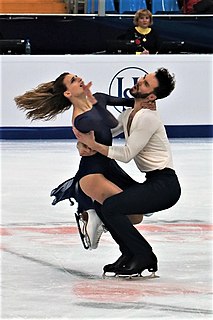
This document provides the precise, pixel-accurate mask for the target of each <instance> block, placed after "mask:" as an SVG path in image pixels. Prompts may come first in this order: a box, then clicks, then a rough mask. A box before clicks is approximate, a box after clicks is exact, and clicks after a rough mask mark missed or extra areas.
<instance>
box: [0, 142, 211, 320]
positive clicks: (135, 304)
mask: <svg viewBox="0 0 213 320" xmlns="http://www.w3.org/2000/svg"><path fill="white" fill-rule="evenodd" d="M116 143H123V141H122V140H120V141H117V142H116ZM212 145H213V144H212V139H172V140H171V147H172V151H173V158H174V165H175V170H176V172H177V174H178V176H179V180H180V183H181V187H182V196H181V199H180V200H179V202H178V203H177V204H176V205H175V206H174V207H173V208H171V209H169V210H166V211H162V212H159V213H155V214H154V215H153V216H152V217H149V218H148V217H146V218H144V221H143V223H141V224H140V225H139V226H138V229H139V230H140V232H141V233H142V234H143V235H144V236H145V238H146V239H147V240H148V241H149V242H150V243H151V245H152V247H153V250H154V252H155V253H156V255H157V257H158V260H159V270H158V272H157V274H158V275H159V276H160V278H156V279H149V280H142V279H139V278H138V279H135V280H119V279H116V278H113V279H102V268H103V266H104V265H105V264H108V263H110V262H114V261H115V260H116V259H117V258H118V256H119V251H118V248H117V245H116V243H114V241H113V240H112V238H111V237H110V234H109V232H107V233H104V234H103V236H102V238H101V241H100V244H99V247H98V249H96V250H92V251H90V250H85V249H84V248H83V246H82V244H81V241H80V238H79V234H78V231H77V228H76V223H75V218H74V212H75V209H76V205H75V206H73V207H70V205H69V202H68V201H64V202H61V203H59V204H57V205H56V206H52V205H51V202H52V200H53V199H52V198H51V197H50V191H51V190H52V189H53V188H55V187H56V186H58V185H59V184H60V183H61V182H63V181H64V180H66V179H68V178H70V177H72V176H73V175H74V174H75V172H76V171H77V168H78V164H79V159H80V157H79V155H78V152H77V149H76V147H75V141H68V140H60V141H43V140H40V141H6V140H5V141H2V142H1V171H2V172H1V195H2V197H1V235H2V237H1V260H2V262H1V283H2V289H1V295H2V301H1V319H91V320H94V319H116V320H117V319H172V320H173V319H212V194H213V193H212V160H213V156H212ZM119 164H120V163H119ZM120 165H121V166H122V167H123V168H124V169H125V170H126V171H127V172H128V173H129V174H130V175H131V176H133V177H134V178H135V179H136V180H138V181H143V179H144V175H143V174H140V173H139V171H138V169H137V168H136V166H135V164H134V162H131V163H128V164H120Z"/></svg>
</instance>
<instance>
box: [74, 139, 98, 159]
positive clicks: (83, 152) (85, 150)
mask: <svg viewBox="0 0 213 320" xmlns="http://www.w3.org/2000/svg"><path fill="white" fill-rule="evenodd" d="M77 149H78V152H79V155H80V156H81V157H90V156H93V155H94V154H96V151H94V150H92V149H91V148H89V147H88V146H87V145H86V144H84V143H82V142H80V141H78V142H77Z"/></svg>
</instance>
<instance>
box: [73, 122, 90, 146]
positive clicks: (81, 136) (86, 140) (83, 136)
mask: <svg viewBox="0 0 213 320" xmlns="http://www.w3.org/2000/svg"><path fill="white" fill-rule="evenodd" d="M73 132H74V134H75V136H76V138H77V139H78V141H80V142H82V143H83V144H85V145H86V146H87V147H89V148H90V149H92V150H94V148H93V146H94V144H95V136H94V131H90V132H89V133H82V132H80V131H78V130H77V129H76V128H75V127H73Z"/></svg>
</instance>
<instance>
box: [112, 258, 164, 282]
mask: <svg viewBox="0 0 213 320" xmlns="http://www.w3.org/2000/svg"><path fill="white" fill-rule="evenodd" d="M146 269H147V270H148V271H149V272H150V273H151V274H150V275H148V276H143V275H142V272H143V271H144V270H146ZM157 270H158V266H157V257H156V256H155V254H154V253H152V256H151V259H149V261H148V260H147V261H144V258H143V257H141V256H134V257H132V258H131V259H130V260H129V261H128V262H127V263H126V265H124V266H122V267H120V268H118V269H117V271H116V277H119V278H120V277H121V278H125V279H135V278H138V277H140V278H141V279H147V278H149V279H150V278H158V276H157V275H156V274H155V272H156V271H157Z"/></svg>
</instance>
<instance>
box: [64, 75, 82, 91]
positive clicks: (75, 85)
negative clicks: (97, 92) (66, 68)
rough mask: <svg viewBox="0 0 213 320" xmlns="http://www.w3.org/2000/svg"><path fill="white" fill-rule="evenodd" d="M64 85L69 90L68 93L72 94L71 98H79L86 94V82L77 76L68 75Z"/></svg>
mask: <svg viewBox="0 0 213 320" xmlns="http://www.w3.org/2000/svg"><path fill="white" fill-rule="evenodd" d="M63 83H64V85H65V86H66V88H67V91H66V93H70V95H71V96H76V97H77V96H79V95H80V94H82V93H83V92H84V90H83V86H84V81H83V80H82V78H80V77H78V76H77V75H75V74H72V73H69V74H68V75H66V76H65V78H64V81H63Z"/></svg>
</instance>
